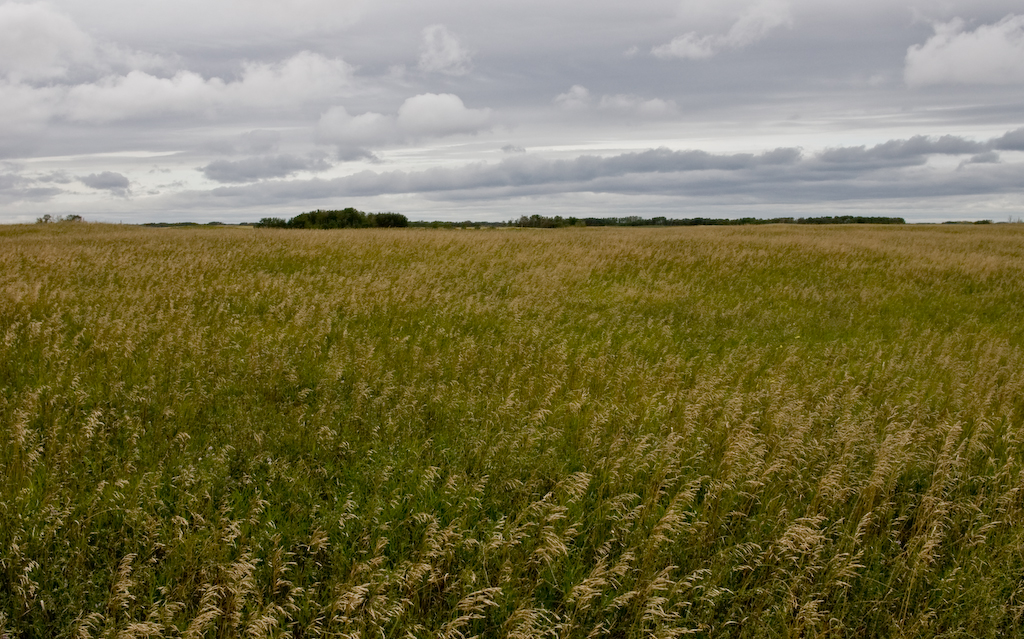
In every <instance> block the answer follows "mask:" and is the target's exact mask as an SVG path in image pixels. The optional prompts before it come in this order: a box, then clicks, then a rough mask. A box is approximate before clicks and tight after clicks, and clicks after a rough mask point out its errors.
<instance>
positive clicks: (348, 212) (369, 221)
mask: <svg viewBox="0 0 1024 639" xmlns="http://www.w3.org/2000/svg"><path fill="white" fill-rule="evenodd" d="M253 226H264V227H269V228H281V229H366V228H397V227H402V226H409V219H408V218H407V217H405V216H404V215H402V214H401V213H364V212H362V211H359V210H357V209H354V208H352V207H348V208H346V209H341V210H340V211H321V210H319V209H317V210H316V211H310V212H309V213H300V214H299V215H296V216H295V217H293V218H292V219H290V220H284V219H282V218H279V217H265V218H263V219H262V220H260V221H259V222H257V223H256V224H254V225H253Z"/></svg>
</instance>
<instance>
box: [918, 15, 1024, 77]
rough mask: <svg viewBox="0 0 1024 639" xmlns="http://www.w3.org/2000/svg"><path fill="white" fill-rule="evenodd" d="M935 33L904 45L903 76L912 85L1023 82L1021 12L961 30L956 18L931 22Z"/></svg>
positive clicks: (1023, 55) (961, 25) (1023, 31)
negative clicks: (905, 50) (918, 41)
mask: <svg viewBox="0 0 1024 639" xmlns="http://www.w3.org/2000/svg"><path fill="white" fill-rule="evenodd" d="M934 29H935V35H933V36H932V37H931V38H929V39H928V41H927V42H925V43H924V44H922V45H914V46H912V47H910V48H909V49H907V58H906V66H905V67H904V72H903V78H904V80H905V81H906V83H907V84H908V85H910V86H912V87H918V86H925V85H930V84H1015V83H1019V82H1024V15H1020V16H1018V15H1008V16H1006V17H1005V18H1003V19H1002V20H1000V21H999V22H997V23H995V24H988V25H982V26H980V27H978V28H977V29H975V30H974V31H965V30H964V21H963V20H961V19H959V18H957V19H955V20H952V21H950V22H945V23H938V24H935V25H934Z"/></svg>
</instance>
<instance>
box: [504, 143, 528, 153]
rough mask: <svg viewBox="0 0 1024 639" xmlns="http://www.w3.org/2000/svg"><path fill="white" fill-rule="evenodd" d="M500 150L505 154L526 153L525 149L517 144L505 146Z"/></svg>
mask: <svg viewBox="0 0 1024 639" xmlns="http://www.w3.org/2000/svg"><path fill="white" fill-rule="evenodd" d="M501 150H502V151H504V152H505V153H526V149H524V148H523V147H521V146H519V145H518V144H506V145H505V146H503V147H501Z"/></svg>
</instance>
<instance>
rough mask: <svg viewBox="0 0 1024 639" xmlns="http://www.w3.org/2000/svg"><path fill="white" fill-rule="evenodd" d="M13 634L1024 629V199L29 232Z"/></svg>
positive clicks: (4, 368) (17, 298) (5, 231)
mask: <svg viewBox="0 0 1024 639" xmlns="http://www.w3.org/2000/svg"><path fill="white" fill-rule="evenodd" d="M0 338H2V340H0V420H2V425H0V637H3V638H4V639H15V638H19V639H20V638H22V637H82V638H85V637H119V638H120V637H242V636H245V637H284V636H288V637H295V638H300V637H363V638H367V639H369V638H381V637H384V638H391V637H447V638H453V639H455V638H466V637H474V636H479V637H522V638H527V637H530V638H533V637H565V638H589V637H616V638H619V637H622V638H626V637H628V638H634V637H635V638H640V637H676V636H685V635H696V636H698V637H996V636H1000V637H1021V636H1024V225H1011V224H1004V225H991V226H985V227H979V226H969V227H965V226H927V227H910V226H901V227H873V226H860V225H857V226H853V225H850V226H815V227H806V226H794V225H779V226H775V225H772V226H758V227H686V228H639V229H631V228H620V229H615V228H606V229H602V228H594V229H576V228H573V229H552V230H517V229H508V230H431V229H380V230H374V229H369V230H352V231H344V230H335V231H289V230H276V229H251V228H231V227H213V228H192V229H147V228H140V227H121V226H107V225H98V224H49V225H34V226H11V227H0Z"/></svg>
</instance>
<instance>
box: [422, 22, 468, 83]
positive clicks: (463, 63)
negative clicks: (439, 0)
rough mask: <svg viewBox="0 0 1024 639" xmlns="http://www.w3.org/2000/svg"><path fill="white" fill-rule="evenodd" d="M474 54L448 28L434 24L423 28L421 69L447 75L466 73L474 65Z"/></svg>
mask: <svg viewBox="0 0 1024 639" xmlns="http://www.w3.org/2000/svg"><path fill="white" fill-rule="evenodd" d="M471 58H472V55H471V54H470V52H469V51H467V50H466V49H465V48H464V47H463V46H462V44H461V43H460V42H459V40H458V38H456V37H455V36H454V35H453V34H452V33H450V32H449V31H448V28H447V27H445V26H444V25H443V24H434V25H431V26H429V27H427V28H425V29H424V30H423V52H422V53H420V64H419V67H420V70H421V71H427V72H431V73H444V74H446V75H466V74H467V73H469V70H470V68H471V67H472V60H471Z"/></svg>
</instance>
